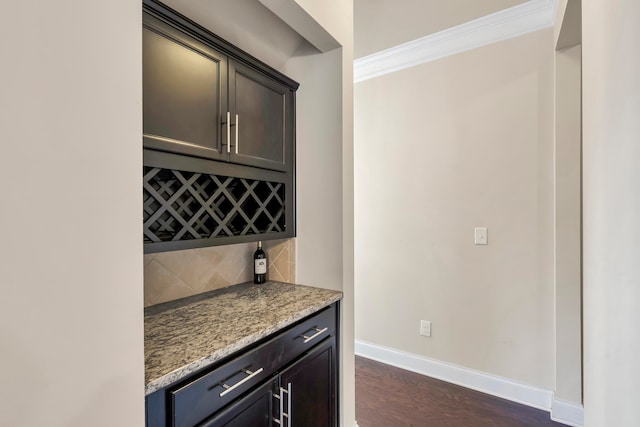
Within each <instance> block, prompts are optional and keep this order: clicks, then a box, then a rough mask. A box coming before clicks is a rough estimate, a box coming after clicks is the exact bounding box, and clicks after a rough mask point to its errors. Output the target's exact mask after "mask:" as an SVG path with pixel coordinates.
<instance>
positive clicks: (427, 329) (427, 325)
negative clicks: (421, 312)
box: [420, 320, 431, 337]
mask: <svg viewBox="0 0 640 427" xmlns="http://www.w3.org/2000/svg"><path fill="white" fill-rule="evenodd" d="M420 335H424V336H425V337H430V336H431V322H430V321H428V320H421V321H420Z"/></svg>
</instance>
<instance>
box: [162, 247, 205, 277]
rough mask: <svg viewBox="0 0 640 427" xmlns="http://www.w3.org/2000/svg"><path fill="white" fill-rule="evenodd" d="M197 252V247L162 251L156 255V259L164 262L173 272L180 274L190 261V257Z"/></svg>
mask: <svg viewBox="0 0 640 427" xmlns="http://www.w3.org/2000/svg"><path fill="white" fill-rule="evenodd" d="M195 253H196V249H188V250H185V251H173V252H160V253H157V254H156V256H155V260H156V261H157V262H159V263H160V264H162V265H163V266H164V267H165V268H166V269H167V270H169V271H171V272H172V273H173V274H176V275H178V276H179V275H180V274H181V273H182V271H183V270H184V268H185V265H186V264H187V263H188V262H189V259H190V258H191V257H192V256H193V255H194V254H195Z"/></svg>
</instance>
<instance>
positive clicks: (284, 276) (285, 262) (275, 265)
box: [269, 249, 289, 282]
mask: <svg viewBox="0 0 640 427" xmlns="http://www.w3.org/2000/svg"><path fill="white" fill-rule="evenodd" d="M269 268H270V269H271V270H272V271H274V272H277V273H278V277H279V278H278V279H273V280H280V281H284V282H287V281H289V251H288V250H284V249H283V250H282V251H280V254H279V255H278V256H277V257H276V258H275V259H272V260H271V261H270V263H269Z"/></svg>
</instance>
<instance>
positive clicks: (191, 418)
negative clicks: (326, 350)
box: [170, 304, 336, 427]
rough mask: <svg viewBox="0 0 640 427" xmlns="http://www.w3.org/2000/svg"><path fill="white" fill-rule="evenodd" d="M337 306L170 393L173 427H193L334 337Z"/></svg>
mask: <svg viewBox="0 0 640 427" xmlns="http://www.w3.org/2000/svg"><path fill="white" fill-rule="evenodd" d="M335 327H336V309H335V304H334V305H332V306H330V307H328V308H327V309H324V310H323V311H321V312H319V313H317V314H315V315H313V316H312V317H310V318H308V319H306V320H304V321H302V322H301V323H299V324H297V325H294V326H293V327H290V328H289V329H287V330H285V331H284V332H281V333H279V334H277V335H276V336H275V337H274V338H272V339H270V340H269V341H267V342H265V343H263V344H261V345H260V346H258V347H256V348H254V349H252V350H250V351H248V352H246V353H244V354H241V355H239V356H238V357H236V358H235V359H233V360H231V361H229V362H227V363H225V364H223V365H221V366H220V367H218V368H216V369H215V370H213V371H211V372H210V373H208V374H205V375H203V376H201V377H199V378H197V379H195V380H194V381H192V382H190V383H188V384H186V385H184V386H182V387H180V388H177V389H174V390H172V391H170V396H171V404H172V415H173V417H172V418H173V419H172V422H171V425H172V426H174V427H193V426H194V425H196V424H198V423H199V422H201V421H202V420H204V419H206V418H207V417H209V416H211V415H212V414H213V413H215V412H216V411H218V410H219V409H221V408H222V407H223V406H226V405H227V404H229V403H231V402H233V401H234V399H236V398H237V397H238V396H240V395H242V394H243V393H244V392H246V391H248V390H250V389H252V388H253V387H255V386H256V385H258V384H260V383H261V382H263V381H264V380H265V379H267V378H269V377H270V376H271V375H272V374H273V373H274V372H276V371H277V370H278V369H280V368H281V367H282V366H283V365H285V364H287V363H289V362H291V361H292V360H293V359H295V358H296V357H297V356H298V355H300V354H302V353H304V352H305V351H307V350H309V349H311V348H313V347H314V346H315V345H316V344H317V343H319V342H321V341H323V340H324V338H326V337H328V336H330V335H331V334H332V333H334V331H335Z"/></svg>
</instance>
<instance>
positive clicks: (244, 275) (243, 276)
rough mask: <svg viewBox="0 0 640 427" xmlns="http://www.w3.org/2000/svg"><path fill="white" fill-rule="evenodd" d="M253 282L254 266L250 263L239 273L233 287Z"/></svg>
mask: <svg viewBox="0 0 640 427" xmlns="http://www.w3.org/2000/svg"><path fill="white" fill-rule="evenodd" d="M252 280H253V264H252V263H251V262H249V264H246V265H245V266H244V267H243V268H242V269H241V270H240V272H239V273H238V275H237V276H236V278H235V280H234V281H233V283H232V284H233V285H235V284H238V283H244V282H249V281H252Z"/></svg>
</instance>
